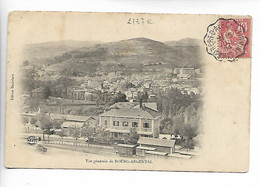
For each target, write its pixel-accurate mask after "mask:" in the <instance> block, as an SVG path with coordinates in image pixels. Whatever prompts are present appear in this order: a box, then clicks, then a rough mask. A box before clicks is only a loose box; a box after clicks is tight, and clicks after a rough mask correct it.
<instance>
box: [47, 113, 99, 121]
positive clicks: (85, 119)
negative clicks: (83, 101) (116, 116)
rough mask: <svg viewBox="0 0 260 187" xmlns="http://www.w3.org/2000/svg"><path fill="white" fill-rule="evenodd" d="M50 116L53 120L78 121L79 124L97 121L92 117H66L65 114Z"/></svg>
mask: <svg viewBox="0 0 260 187" xmlns="http://www.w3.org/2000/svg"><path fill="white" fill-rule="evenodd" d="M50 116H51V118H52V119H60V120H67V121H78V122H85V121H87V120H89V119H91V118H93V119H95V118H94V117H92V116H76V115H65V114H50Z"/></svg>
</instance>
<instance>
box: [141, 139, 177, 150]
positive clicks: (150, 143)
mask: <svg viewBox="0 0 260 187" xmlns="http://www.w3.org/2000/svg"><path fill="white" fill-rule="evenodd" d="M137 143H138V144H139V145H140V146H145V147H150V148H155V149H156V151H158V152H166V153H169V154H172V153H174V152H175V140H165V139H158V138H146V137H140V138H139V140H138V142H137Z"/></svg>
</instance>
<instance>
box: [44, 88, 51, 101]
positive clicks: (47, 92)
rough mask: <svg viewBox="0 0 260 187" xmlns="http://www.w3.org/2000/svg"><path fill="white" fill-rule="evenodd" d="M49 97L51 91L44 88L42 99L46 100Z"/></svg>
mask: <svg viewBox="0 0 260 187" xmlns="http://www.w3.org/2000/svg"><path fill="white" fill-rule="evenodd" d="M49 96H51V89H50V87H49V86H46V87H45V88H44V90H43V97H44V99H47V98H48V97H49Z"/></svg>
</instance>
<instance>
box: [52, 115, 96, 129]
mask: <svg viewBox="0 0 260 187" xmlns="http://www.w3.org/2000/svg"><path fill="white" fill-rule="evenodd" d="M50 116H51V118H52V119H57V120H63V121H64V122H63V123H62V125H61V127H62V128H69V127H77V128H82V127H83V126H86V125H88V126H91V127H96V126H97V125H98V120H97V119H96V118H95V117H94V116H76V115H64V114H50Z"/></svg>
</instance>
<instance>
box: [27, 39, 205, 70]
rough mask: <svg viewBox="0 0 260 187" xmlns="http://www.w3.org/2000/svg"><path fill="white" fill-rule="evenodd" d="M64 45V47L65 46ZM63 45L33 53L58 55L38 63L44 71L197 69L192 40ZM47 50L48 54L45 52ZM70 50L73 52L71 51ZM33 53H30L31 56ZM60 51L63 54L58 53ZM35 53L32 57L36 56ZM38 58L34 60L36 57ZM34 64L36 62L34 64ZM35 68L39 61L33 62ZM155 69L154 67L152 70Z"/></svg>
mask: <svg viewBox="0 0 260 187" xmlns="http://www.w3.org/2000/svg"><path fill="white" fill-rule="evenodd" d="M65 44H66V45H65ZM73 44H75V43H73V42H66V43H63V44H62V43H56V44H55V43H54V44H51V43H47V44H46V43H45V44H43V45H41V44H38V45H39V46H37V47H36V48H37V49H33V50H39V49H41V50H43V52H41V55H43V54H46V56H47V54H48V56H49V57H50V56H53V55H54V54H60V55H57V56H54V58H48V59H47V60H45V61H41V62H40V63H41V64H46V63H47V65H46V70H47V71H51V70H54V71H55V70H56V71H62V70H64V69H71V68H74V69H75V70H74V71H76V72H82V71H83V70H86V69H90V67H92V66H93V65H94V64H98V66H103V67H104V66H106V65H111V64H112V65H113V64H115V65H118V64H120V65H121V67H122V66H127V67H128V68H129V67H131V66H132V67H137V66H138V67H139V66H153V65H157V66H156V69H159V68H160V67H161V68H168V69H171V68H175V67H195V68H198V67H201V65H202V61H201V56H200V54H201V51H200V50H201V45H200V41H199V40H196V39H189V38H187V39H183V40H179V41H170V42H164V43H163V42H159V41H155V40H151V39H148V38H133V39H128V40H121V41H116V42H108V43H98V44H94V43H91V42H90V43H84V42H83V43H82V44H81V45H85V46H84V47H79V46H80V44H78V45H73ZM48 46H51V48H52V50H53V51H52V50H51V49H50V48H48ZM71 49H73V50H71ZM33 50H31V51H32V52H33ZM62 51H64V53H62ZM37 53H38V52H36V53H34V52H33V53H32V54H34V56H37ZM37 57H38V56H37ZM36 61H37V60H36ZM37 62H38V64H40V63H39V61H37ZM153 68H155V67H153Z"/></svg>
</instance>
